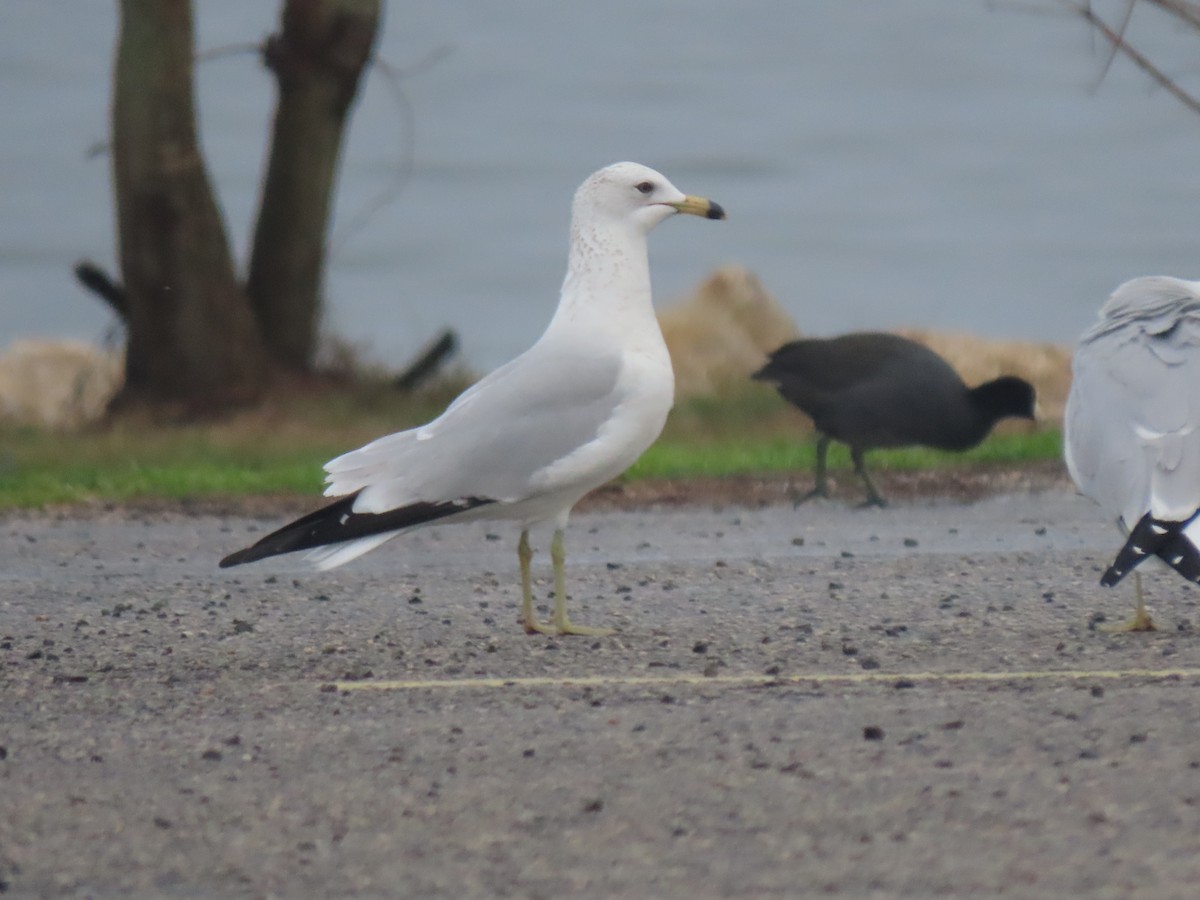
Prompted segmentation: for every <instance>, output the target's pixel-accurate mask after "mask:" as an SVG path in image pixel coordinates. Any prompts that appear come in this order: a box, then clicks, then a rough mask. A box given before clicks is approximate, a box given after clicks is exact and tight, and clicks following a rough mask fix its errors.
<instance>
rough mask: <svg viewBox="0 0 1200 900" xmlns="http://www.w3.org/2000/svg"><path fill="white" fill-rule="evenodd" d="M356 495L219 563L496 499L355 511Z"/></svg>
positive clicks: (398, 526)
mask: <svg viewBox="0 0 1200 900" xmlns="http://www.w3.org/2000/svg"><path fill="white" fill-rule="evenodd" d="M357 498H358V494H357V493H355V494H351V495H349V496H347V497H342V498H341V499H340V500H336V501H334V502H333V503H331V504H329V505H328V506H324V507H322V508H321V509H318V510H315V511H314V512H311V513H309V514H308V515H307V516H303V517H301V518H299V519H297V520H296V521H294V522H289V523H288V524H287V525H284V526H283V527H282V528H280V529H278V530H277V531H273V532H271V533H270V534H268V535H267V536H266V537H264V538H261V539H259V540H258V541H256V542H255V543H253V544H251V545H250V546H249V547H245V548H243V549H241V550H235V551H234V552H233V553H230V554H229V555H228V556H226V557H225V558H224V559H222V560H221V561H220V562H219V563H218V564H217V565H218V566H219V567H220V568H222V569H228V568H230V567H232V566H240V565H243V564H245V563H250V562H255V561H256V560H260V559H266V558H267V557H268V556H279V555H280V554H282V553H295V552H296V551H297V550H312V549H314V548H316V547H324V546H326V545H328V544H338V543H341V542H343V541H352V540H355V539H357V538H362V537H367V536H369V535H373V534H381V533H383V532H387V531H402V530H403V529H405V528H412V527H413V526H416V525H424V524H425V523H427V522H433V521H436V520H438V519H444V518H446V517H447V516H453V515H455V514H457V513H462V512H466V511H468V510H471V509H475V508H476V507H479V506H486V505H487V504H489V503H494V502H495V501H494V500H491V499H489V498H486V497H464V498H462V499H460V500H447V501H439V502H436V503H412V504H410V505H408V506H405V507H401V508H399V509H393V510H391V511H389V512H383V513H356V512H354V501H355V500H356V499H357Z"/></svg>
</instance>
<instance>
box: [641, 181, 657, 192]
mask: <svg viewBox="0 0 1200 900" xmlns="http://www.w3.org/2000/svg"><path fill="white" fill-rule="evenodd" d="M637 189H638V190H639V191H641V192H642V193H643V194H648V193H650V192H651V191H652V190H654V185H653V184H652V183H651V182H649V181H643V182H642V183H641V184H639V185H638V186H637Z"/></svg>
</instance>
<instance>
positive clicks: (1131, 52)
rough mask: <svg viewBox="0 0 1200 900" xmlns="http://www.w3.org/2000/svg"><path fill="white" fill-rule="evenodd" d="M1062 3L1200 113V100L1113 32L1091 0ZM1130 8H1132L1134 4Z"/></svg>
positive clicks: (1161, 0)
mask: <svg viewBox="0 0 1200 900" xmlns="http://www.w3.org/2000/svg"><path fill="white" fill-rule="evenodd" d="M1061 2H1062V3H1063V4H1064V5H1066V6H1067V7H1068V8H1070V9H1073V10H1074V11H1075V12H1076V13H1077V14H1078V15H1079V16H1081V17H1082V18H1083V19H1084V20H1086V21H1087V22H1088V23H1089V24H1090V25H1091V26H1092V27H1093V28H1095V29H1096V30H1097V31H1098V32H1100V34H1102V35H1103V36H1104V37H1105V38H1106V39H1107V40H1108V41H1109V42H1110V43H1111V44H1112V45H1113V47H1114V49H1115V50H1119V51H1120V52H1121V53H1124V54H1125V56H1127V57H1128V58H1129V59H1130V60H1132V61H1133V62H1134V64H1136V65H1137V66H1138V68H1140V69H1141V70H1142V71H1143V72H1145V73H1146V74H1147V75H1149V76H1150V77H1151V78H1153V79H1154V80H1155V81H1157V82H1158V83H1159V85H1160V86H1161V87H1163V88H1165V89H1166V91H1167V92H1168V93H1169V94H1171V96H1173V97H1175V99H1177V100H1178V101H1179V102H1180V103H1182V104H1183V105H1184V106H1186V107H1187V108H1188V109H1190V110H1192V112H1195V113H1200V99H1197V98H1196V97H1194V96H1192V95H1191V94H1189V93H1188V92H1187V91H1185V90H1184V89H1183V88H1181V87H1180V86H1179V85H1178V84H1176V83H1175V81H1174V80H1173V79H1172V78H1171V77H1170V76H1169V75H1167V74H1166V73H1165V72H1164V71H1162V69H1160V68H1159V67H1158V66H1156V65H1155V64H1154V63H1153V62H1151V61H1150V59H1149V58H1148V57H1147V56H1145V55H1144V54H1143V53H1141V52H1140V51H1139V50H1137V49H1136V48H1134V47H1133V46H1132V45H1131V44H1130V43H1129V42H1128V41H1126V40H1125V37H1124V34H1123V33H1122V32H1120V31H1115V30H1113V28H1112V27H1111V26H1109V24H1108V23H1107V22H1105V21H1104V19H1102V18H1101V17H1100V16H1099V15H1098V14H1097V13H1096V12H1095V10H1093V9H1092V5H1091V3H1090V0H1088V2H1073V0H1061ZM1133 2H1136V0H1133ZM1150 2H1153V3H1156V5H1158V6H1160V7H1162V8H1164V9H1167V10H1168V11H1170V12H1175V11H1176V9H1175V7H1177V6H1178V2H1176V3H1171V2H1170V0H1150ZM1130 6H1131V7H1132V3H1131V4H1130ZM1125 21H1126V24H1127V23H1128V17H1126V20H1125Z"/></svg>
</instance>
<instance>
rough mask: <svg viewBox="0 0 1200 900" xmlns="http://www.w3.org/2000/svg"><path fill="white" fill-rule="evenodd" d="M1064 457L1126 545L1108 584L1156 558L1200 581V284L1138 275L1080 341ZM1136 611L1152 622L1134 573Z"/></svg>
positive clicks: (1136, 624)
mask: <svg viewBox="0 0 1200 900" xmlns="http://www.w3.org/2000/svg"><path fill="white" fill-rule="evenodd" d="M1072 374H1073V380H1072V382H1071V393H1070V395H1069V396H1068V397H1067V409H1066V414H1065V419H1064V441H1063V455H1064V456H1065V458H1066V462H1067V468H1068V469H1069V470H1070V472H1071V477H1072V478H1073V479H1074V480H1075V484H1076V485H1078V486H1079V490H1080V491H1081V492H1082V493H1084V494H1086V495H1087V496H1088V497H1091V498H1092V499H1093V500H1095V501H1096V502H1097V503H1099V504H1100V506H1101V508H1103V509H1104V511H1105V512H1106V513H1108V514H1109V515H1110V516H1112V517H1113V518H1114V519H1116V520H1117V523H1118V524H1119V525H1120V527H1121V529H1122V530H1123V531H1125V532H1126V534H1127V538H1126V541H1125V544H1124V546H1123V547H1121V549H1120V551H1119V552H1118V553H1117V556H1116V558H1115V559H1114V560H1113V563H1112V565H1111V566H1109V567H1108V569H1107V570H1106V571H1105V573H1104V575H1103V577H1102V578H1101V579H1100V583H1101V584H1103V585H1104V586H1105V587H1112V586H1113V585H1115V584H1117V583H1118V582H1119V581H1120V580H1121V579H1122V578H1124V577H1125V575H1127V574H1128V573H1129V572H1130V571H1131V570H1132V569H1133V568H1134V567H1135V566H1137V565H1138V564H1139V563H1140V562H1142V561H1143V560H1144V559H1147V558H1149V557H1151V556H1154V557H1158V558H1159V559H1161V560H1163V561H1164V562H1165V563H1166V564H1167V565H1169V566H1171V568H1173V569H1175V571H1177V572H1178V573H1179V574H1180V575H1182V576H1183V577H1184V578H1186V579H1188V580H1189V581H1200V550H1197V546H1198V545H1200V522H1197V511H1198V510H1200V431H1197V426H1200V281H1183V280H1182V279H1179V278H1171V277H1168V276H1165V275H1157V276H1150V277H1147V278H1135V279H1133V280H1132V281H1127V282H1125V283H1124V284H1123V285H1121V286H1120V287H1118V288H1117V289H1116V291H1114V292H1113V295H1112V297H1110V298H1109V300H1108V302H1107V303H1105V305H1104V306H1103V307H1102V308H1101V310H1100V320H1099V321H1098V322H1096V324H1095V325H1093V326H1092V327H1091V328H1090V329H1088V331H1086V332H1085V333H1084V335H1083V337H1082V338H1081V339H1080V341H1079V347H1078V349H1077V350H1076V351H1075V359H1074V362H1073V364H1072ZM1134 581H1135V587H1136V591H1137V611H1136V612H1135V613H1134V617H1133V619H1131V620H1130V621H1129V622H1127V623H1126V624H1125V625H1123V626H1121V627H1120V628H1119V629H1118V630H1129V631H1148V630H1152V629H1153V628H1154V623H1153V621H1152V620H1151V618H1150V615H1149V613H1148V612H1147V611H1146V605H1145V602H1144V601H1143V599H1142V583H1141V578H1140V575H1139V573H1137V572H1134Z"/></svg>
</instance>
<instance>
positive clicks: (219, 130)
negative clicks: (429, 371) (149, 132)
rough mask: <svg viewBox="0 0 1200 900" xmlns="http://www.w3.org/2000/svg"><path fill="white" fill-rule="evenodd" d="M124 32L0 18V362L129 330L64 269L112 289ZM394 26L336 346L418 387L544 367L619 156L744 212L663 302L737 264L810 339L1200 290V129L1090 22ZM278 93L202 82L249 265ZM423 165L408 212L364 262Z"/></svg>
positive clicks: (751, 18)
mask: <svg viewBox="0 0 1200 900" xmlns="http://www.w3.org/2000/svg"><path fill="white" fill-rule="evenodd" d="M115 5H116V4H115V2H113V0H73V2H72V3H70V4H62V3H47V2H45V0H4V3H3V8H2V9H0V121H3V122H4V130H3V140H2V141H0V208H2V209H3V215H2V216H0V344H3V343H7V341H8V340H9V339H11V338H14V337H19V336H26V335H63V336H66V335H71V336H80V337H88V338H95V339H98V338H100V337H101V336H103V334H104V333H105V331H106V330H107V329H108V328H109V327H110V326H111V324H112V323H111V320H110V318H109V317H108V316H107V314H106V313H105V311H104V310H103V309H102V308H101V306H100V305H99V303H98V302H97V301H95V300H93V299H92V298H91V297H90V296H89V295H87V294H85V293H84V292H82V290H81V289H79V288H77V287H76V286H75V284H74V282H73V281H72V279H71V277H70V275H69V272H68V268H69V266H70V264H71V263H72V262H74V261H75V260H76V259H78V258H80V257H85V256H86V257H91V258H94V259H96V260H98V261H100V262H101V263H103V264H105V265H108V266H111V265H112V263H113V257H114V248H113V238H112V230H113V228H112V219H111V217H112V213H111V204H110V197H109V185H108V160H107V158H106V157H105V156H103V155H99V156H94V155H93V156H90V157H89V153H88V151H89V148H90V147H92V146H93V145H95V144H96V143H97V142H102V141H104V140H105V137H106V129H107V121H106V117H107V104H108V88H109V85H108V79H109V67H110V62H111V59H110V57H111V53H112V44H113V39H114V36H115V29H116V17H115V12H114V9H115ZM196 5H197V6H198V7H199V11H198V32H199V34H198V37H199V45H200V49H202V50H203V49H212V48H216V47H220V46H223V45H228V44H236V43H245V42H247V41H256V40H259V39H260V38H261V37H263V36H264V35H265V34H267V33H268V32H269V31H270V30H271V29H272V28H273V26H274V19H275V16H276V14H277V6H278V4H277V3H275V2H267V0H255V2H244V0H199V2H197V3H196ZM1029 5H1036V2H1035V3H1033V4H1026V8H1027V7H1028V6H1029ZM1044 6H1045V8H1047V9H1053V8H1054V7H1055V6H1056V4H1054V3H1053V2H1052V0H1047V2H1046V3H1045V4H1044ZM68 8H69V10H70V12H69V13H68V12H66V10H67V9H68ZM1152 12H1153V11H1152V10H1151V9H1149V8H1148V7H1147V8H1141V9H1139V10H1138V12H1137V14H1136V15H1135V21H1134V32H1133V35H1134V37H1135V38H1137V39H1139V40H1141V41H1142V45H1143V47H1144V49H1147V50H1150V51H1151V52H1152V53H1154V54H1156V55H1158V56H1159V58H1161V59H1163V60H1164V61H1165V62H1166V63H1167V64H1168V67H1170V68H1172V71H1175V72H1178V73H1179V74H1180V75H1181V77H1183V78H1184V79H1185V80H1188V81H1190V83H1191V86H1193V87H1196V86H1197V82H1200V78H1198V77H1197V72H1196V68H1195V66H1194V64H1193V62H1192V61H1194V59H1195V56H1196V49H1197V46H1198V45H1200V40H1198V39H1197V38H1196V37H1195V36H1192V35H1186V34H1173V33H1171V32H1170V30H1169V29H1168V28H1165V27H1154V20H1155V17H1154V16H1153V15H1152V14H1151V13H1152ZM388 13H389V16H388V21H387V22H386V32H385V35H384V37H383V40H382V43H381V53H382V55H383V57H384V58H385V59H387V60H388V61H389V62H390V63H391V64H392V65H394V66H396V67H398V68H400V69H401V70H402V71H407V70H409V69H412V70H411V71H407V74H406V75H405V77H404V79H403V91H404V96H405V98H406V103H407V105H408V108H409V109H410V111H411V118H406V116H405V115H404V114H402V113H401V112H399V111H398V110H397V105H396V103H395V101H394V100H393V98H392V95H391V93H390V92H389V90H388V88H387V85H386V83H385V81H384V80H383V79H382V78H380V77H379V76H378V75H375V76H372V77H371V78H370V80H369V81H368V83H367V87H366V91H365V94H364V96H363V102H362V104H361V105H360V106H359V107H358V109H357V110H356V111H355V114H354V120H353V127H352V131H351V134H350V140H349V144H348V147H347V151H346V155H345V159H344V166H343V170H342V180H341V186H340V188H341V189H340V193H339V197H338V206H337V224H336V225H335V233H336V234H337V235H338V237H337V238H336V243H337V248H338V249H337V251H336V255H335V257H334V259H333V261H332V265H331V268H330V271H329V277H328V281H327V294H328V298H329V301H328V313H329V326H330V328H331V329H332V330H333V331H335V332H337V333H339V334H342V335H344V336H346V337H347V338H349V339H350V340H352V341H354V342H355V343H358V344H360V345H361V346H362V347H363V348H364V349H365V351H366V352H367V354H368V355H369V356H370V357H372V358H374V359H377V360H382V361H387V362H391V363H394V364H397V365H398V364H400V363H401V362H403V361H404V360H405V359H406V358H407V357H408V356H409V355H410V354H411V353H412V352H414V350H415V349H416V348H417V347H418V346H419V345H420V344H422V343H423V342H424V341H425V340H426V339H427V338H428V337H429V336H430V335H431V334H432V333H433V332H434V331H435V330H437V329H438V328H440V327H441V326H443V325H452V326H454V327H455V328H457V329H458V330H459V331H460V333H461V335H462V337H463V339H464V345H465V352H466V358H467V360H468V361H469V362H470V364H471V365H473V366H474V367H476V368H480V369H486V368H490V367H493V366H495V365H497V364H499V363H501V362H503V361H504V360H505V359H507V358H509V357H511V356H512V355H514V354H516V353H518V352H520V351H521V350H522V349H524V348H525V347H526V346H527V345H528V344H529V343H530V342H531V341H533V340H534V339H535V338H536V337H537V336H538V335H539V334H540V332H541V329H542V328H543V327H544V325H545V323H546V321H547V320H548V318H549V315H550V313H551V311H552V308H553V306H554V303H555V300H556V297H557V290H558V285H559V283H560V281H561V279H562V274H563V265H564V262H565V241H566V224H567V216H568V208H569V202H570V196H571V193H572V191H573V190H574V188H575V186H576V185H577V184H578V183H579V182H580V181H581V180H582V179H583V178H584V177H585V176H586V175H587V174H588V173H590V172H591V171H592V170H594V169H596V168H599V167H600V166H602V165H605V164H607V163H610V162H614V161H616V160H619V159H633V160H637V161H639V162H644V163H647V164H649V165H652V166H655V167H657V168H660V169H662V170H663V171H664V172H665V173H666V174H667V175H668V176H669V177H670V178H671V179H672V180H673V181H674V182H675V183H676V184H677V185H678V186H679V187H681V188H682V189H684V190H686V191H689V192H691V193H700V194H705V195H707V196H710V197H712V198H714V199H716V200H718V201H720V202H721V203H722V204H723V205H724V206H725V207H726V209H727V210H728V211H729V213H730V220H729V221H728V222H724V223H711V222H703V221H700V220H693V219H690V218H688V219H686V220H684V219H677V220H673V221H671V222H668V223H667V224H666V225H665V226H664V227H662V228H661V229H659V230H658V231H657V232H655V234H654V236H653V241H652V257H653V269H654V278H655V289H656V296H657V298H658V302H659V304H660V305H664V304H666V303H669V302H670V301H671V299H672V298H673V297H676V296H678V295H680V294H682V293H683V292H685V291H686V290H688V289H689V288H690V287H691V286H692V285H693V284H695V283H696V282H697V281H698V280H699V279H700V278H702V277H703V276H704V275H705V274H706V273H707V272H708V271H710V270H711V269H712V268H713V267H714V266H716V265H718V264H720V263H725V262H739V263H743V264H745V265H747V266H749V267H750V268H751V269H753V270H754V271H755V272H757V273H758V274H759V275H760V276H761V277H762V279H763V281H764V282H765V283H766V285H767V287H768V289H769V290H771V291H772V292H773V293H774V294H775V295H776V296H777V297H778V298H779V299H780V300H781V301H782V302H783V303H784V304H785V306H786V307H787V308H788V309H789V310H790V311H791V312H792V314H793V315H794V316H795V318H796V319H797V321H798V322H799V324H800V326H801V328H803V329H804V330H806V331H809V332H812V333H817V334H829V333H835V332H838V331H842V330H848V329H856V328H866V327H890V326H897V325H929V326H935V327H939V328H945V329H955V330H971V331H976V332H979V333H983V334H987V335H992V336H996V337H1018V338H1037V339H1052V340H1062V341H1070V340H1074V339H1075V337H1076V336H1077V335H1078V334H1079V332H1080V331H1082V329H1083V328H1084V327H1085V326H1086V325H1087V324H1088V322H1089V321H1090V320H1091V318H1092V317H1093V316H1094V314H1095V310H1096V308H1098V306H1099V304H1100V303H1101V302H1102V301H1103V299H1104V298H1105V296H1106V295H1107V293H1108V292H1109V291H1110V290H1111V289H1112V288H1113V287H1115V286H1116V285H1117V284H1118V283H1119V282H1121V281H1123V280H1124V279H1126V278H1129V277H1132V276H1135V275H1141V274H1150V273H1160V272H1161V273H1169V274H1176V275H1180V276H1184V277H1190V278H1196V277H1200V247H1198V238H1200V214H1198V213H1200V206H1198V204H1197V198H1198V197H1200V165H1197V151H1198V150H1200V117H1197V116H1195V115H1194V114H1192V113H1190V112H1188V111H1186V110H1185V109H1184V108H1183V107H1182V106H1180V105H1179V104H1178V103H1177V102H1176V101H1174V100H1173V99H1171V98H1170V97H1169V96H1167V95H1166V94H1165V93H1164V92H1162V91H1158V90H1155V89H1153V88H1152V87H1151V86H1150V84H1149V83H1148V81H1147V80H1146V79H1145V77H1144V76H1142V75H1141V74H1140V73H1138V72H1136V71H1135V70H1134V69H1133V68H1132V67H1131V66H1130V65H1128V64H1126V63H1124V62H1121V61H1118V63H1117V64H1116V65H1115V66H1114V68H1113V70H1112V71H1111V72H1110V73H1109V75H1108V77H1107V78H1106V80H1105V81H1104V82H1103V83H1102V84H1101V85H1100V86H1099V88H1098V89H1096V90H1093V88H1094V86H1095V82H1096V79H1097V76H1098V74H1099V72H1100V70H1101V65H1102V61H1103V53H1102V52H1101V48H1098V47H1097V46H1096V45H1095V44H1094V43H1093V41H1092V39H1091V37H1090V35H1089V33H1088V31H1087V30H1086V28H1085V26H1084V25H1083V24H1082V23H1081V22H1079V21H1077V20H1075V19H1073V18H1070V17H1068V16H1065V15H1061V14H1056V15H1034V14H1030V13H1028V12H1025V11H1022V9H1019V8H1015V7H1014V6H1007V7H1006V6H1004V5H1000V4H989V3H987V2H985V0H856V2H853V3H851V2H846V0H809V2H805V3H802V4H799V3H793V2H787V0H742V2H739V3H728V2H721V0H677V2H658V3H646V2H644V0H610V2H606V3H588V4H582V3H562V2H557V0H513V2H507V3H496V2H482V0H475V2H458V3H452V2H446V3H426V4H405V3H399V2H395V0H393V2H391V3H390V4H388ZM439 54H440V55H439ZM431 55H435V56H437V59H436V61H434V62H432V63H431V64H428V65H422V64H421V63H422V61H423V60H429V59H430V57H431ZM1188 66H1191V68H1188ZM271 88H272V84H271V80H270V77H269V75H268V74H267V73H265V72H264V71H263V70H262V69H261V68H260V67H259V65H258V63H257V60H256V58H255V57H254V56H253V55H247V54H243V55H235V56H229V57H222V58H219V59H215V60H213V61H210V62H206V63H205V64H204V65H203V66H202V68H201V74H200V103H201V115H202V130H203V140H204V145H205V149H206V151H207V154H208V159H209V163H210V168H211V171H212V174H213V177H214V179H215V181H216V184H217V186H218V189H219V192H220V198H221V203H222V206H223V208H224V210H225V213H226V219H227V224H228V228H229V232H230V235H231V239H232V241H233V244H234V247H235V252H236V253H237V254H238V257H239V258H240V259H244V258H245V255H246V241H247V235H248V233H249V231H250V229H251V227H252V215H253V209H254V205H255V203H256V200H257V196H256V195H257V185H258V179H259V173H260V168H261V164H262V159H263V153H264V146H263V142H264V138H265V135H266V133H267V127H268V118H269V114H270V108H271V103H272V90H271ZM406 148H407V149H406ZM402 163H403V164H409V165H411V177H410V178H409V179H408V180H407V182H406V184H405V187H404V189H403V191H402V193H401V194H400V195H399V197H398V198H397V199H396V200H395V201H394V202H392V203H390V204H389V205H387V206H386V207H385V208H383V209H382V210H381V211H380V212H379V213H378V214H377V215H376V216H375V217H374V218H372V219H371V220H370V222H369V224H368V225H367V226H366V227H364V228H360V229H356V230H353V231H352V232H351V233H349V234H346V229H347V223H349V222H350V221H351V220H353V219H355V217H356V216H357V215H358V214H359V213H360V212H361V211H362V210H363V209H364V208H365V207H366V206H368V205H369V204H370V203H371V202H372V201H373V199H374V198H375V197H376V196H377V195H378V194H379V193H380V192H382V191H386V190H387V188H388V186H389V184H390V183H391V181H392V178H393V176H394V173H395V172H396V171H397V169H398V168H399V167H400V166H401V165H402Z"/></svg>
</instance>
